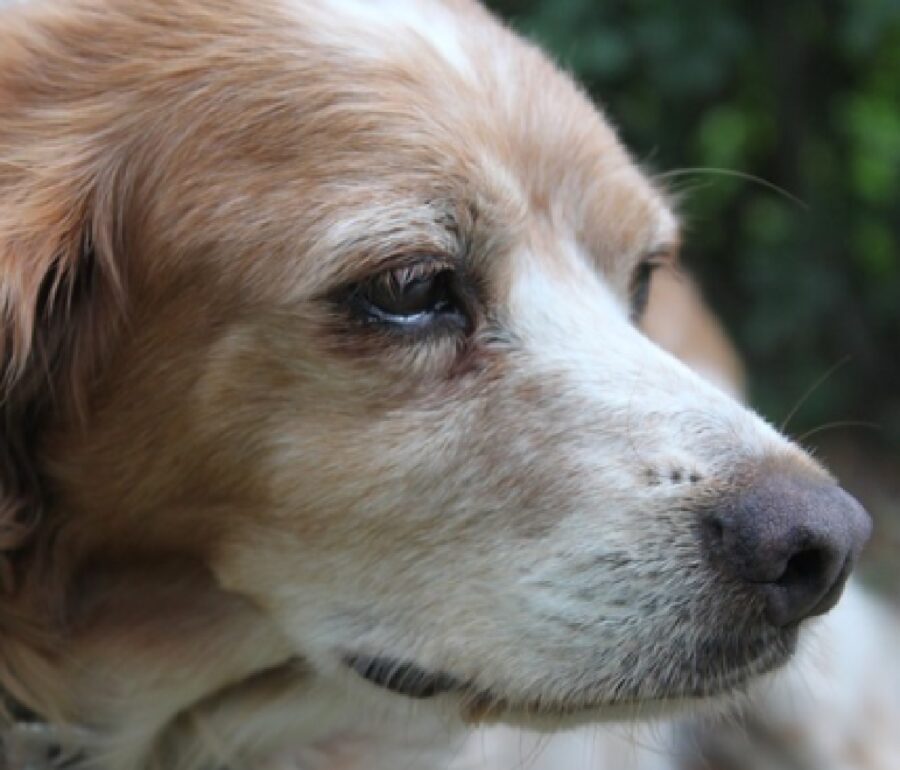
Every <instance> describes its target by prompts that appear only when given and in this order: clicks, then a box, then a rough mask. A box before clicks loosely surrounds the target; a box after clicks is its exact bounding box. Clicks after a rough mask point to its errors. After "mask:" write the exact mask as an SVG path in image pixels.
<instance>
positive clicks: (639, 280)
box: [630, 258, 661, 321]
mask: <svg viewBox="0 0 900 770" xmlns="http://www.w3.org/2000/svg"><path fill="white" fill-rule="evenodd" d="M660 265H661V262H660V260H658V259H653V258H650V259H645V260H644V261H643V262H641V263H640V264H639V265H638V266H637V268H636V269H635V271H634V274H633V275H632V277H631V291H630V294H631V318H632V320H634V321H639V320H640V319H641V317H642V316H643V315H644V311H645V310H646V309H647V300H649V299H650V282H651V281H652V280H653V273H654V272H656V269H657V268H658V267H660Z"/></svg>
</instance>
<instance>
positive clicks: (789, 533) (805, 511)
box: [705, 474, 872, 627]
mask: <svg viewBox="0 0 900 770" xmlns="http://www.w3.org/2000/svg"><path fill="white" fill-rule="evenodd" d="M871 528H872V523H871V520H870V519H869V515H868V514H867V513H866V511H865V510H864V509H863V507H862V506H861V505H860V504H859V503H858V502H856V500H855V499H854V498H852V497H851V496H850V495H849V494H847V493H846V492H845V491H844V490H843V489H841V488H840V487H839V486H837V485H836V484H832V483H830V482H825V481H819V480H809V479H805V478H802V477H798V476H792V475H787V474H770V475H767V476H766V477H765V478H761V479H758V480H757V481H756V482H755V483H753V484H752V485H751V486H749V487H746V488H744V489H743V490H742V491H741V492H740V493H739V494H737V495H733V496H731V497H729V498H728V499H726V500H725V501H723V503H722V504H721V505H719V506H717V508H716V510H715V512H714V513H713V515H712V516H710V517H709V518H708V519H707V520H706V538H705V544H706V547H707V549H708V551H709V555H710V557H711V560H712V561H713V563H714V564H716V565H717V567H718V568H719V569H720V570H722V571H723V572H725V573H726V574H728V575H729V576H731V577H732V578H736V579H738V580H740V581H741V582H743V583H744V584H746V585H750V586H752V588H753V590H754V591H756V592H757V593H758V594H759V595H761V597H762V598H763V600H764V603H765V608H766V617H767V619H768V620H769V622H770V623H772V624H774V625H776V626H780V627H783V626H789V625H791V624H794V623H798V622H799V621H801V620H803V619H804V618H808V617H812V616H813V615H821V614H822V613H824V612H827V611H828V610H830V609H831V608H832V607H833V606H834V605H835V604H836V603H837V600H838V599H839V598H840V595H841V592H842V590H843V587H844V583H845V582H846V580H847V576H848V575H849V574H850V571H851V570H852V568H853V564H854V563H855V561H856V560H857V558H858V557H859V554H860V551H862V548H863V546H864V545H865V543H866V540H868V538H869V534H870V532H871Z"/></svg>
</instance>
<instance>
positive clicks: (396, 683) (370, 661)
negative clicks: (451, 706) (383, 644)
mask: <svg viewBox="0 0 900 770" xmlns="http://www.w3.org/2000/svg"><path fill="white" fill-rule="evenodd" d="M343 660H344V664H345V665H346V666H347V667H348V668H350V669H351V670H353V671H354V672H356V673H357V674H359V675H360V676H361V677H362V678H363V679H365V680H367V681H369V682H371V683H372V684H374V685H377V686H378V687H382V688H384V689H385V690H389V691H390V692H392V693H396V694H397V695H405V696H406V697H408V698H417V699H420V700H421V699H425V698H433V697H435V696H437V695H446V694H447V693H453V692H465V691H466V690H468V689H469V688H468V686H467V684H466V682H465V681H464V680H462V679H459V678H457V677H455V676H453V675H452V674H447V673H445V672H443V671H438V672H432V671H428V670H426V669H424V668H422V667H420V666H418V665H416V664H415V663H411V662H408V661H401V660H397V659H396V658H389V657H381V656H371V655H345V656H344V659H343Z"/></svg>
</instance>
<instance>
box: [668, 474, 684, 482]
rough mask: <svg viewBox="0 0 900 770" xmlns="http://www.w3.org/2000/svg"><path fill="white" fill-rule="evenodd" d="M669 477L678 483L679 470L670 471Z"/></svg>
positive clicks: (679, 477) (679, 479) (679, 478)
mask: <svg viewBox="0 0 900 770" xmlns="http://www.w3.org/2000/svg"><path fill="white" fill-rule="evenodd" d="M669 478H670V479H672V481H673V482H675V483H676V484H677V483H679V482H680V481H681V471H672V475H671V476H669Z"/></svg>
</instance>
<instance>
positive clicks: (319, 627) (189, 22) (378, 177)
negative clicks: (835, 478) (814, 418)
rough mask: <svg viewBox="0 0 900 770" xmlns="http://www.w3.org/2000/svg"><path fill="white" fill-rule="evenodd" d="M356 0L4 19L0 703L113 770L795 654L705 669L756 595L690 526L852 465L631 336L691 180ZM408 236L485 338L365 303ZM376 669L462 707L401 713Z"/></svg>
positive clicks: (156, 2)
mask: <svg viewBox="0 0 900 770" xmlns="http://www.w3.org/2000/svg"><path fill="white" fill-rule="evenodd" d="M371 9H372V6H370V5H367V4H365V3H362V4H360V3H357V2H354V0H336V1H335V2H332V3H325V2H313V1H312V0H309V2H307V1H306V0H283V2H276V1H275V0H253V1H252V2H251V1H250V0H227V1H226V2H217V3H206V2H202V1H201V0H152V1H148V0H75V1H74V2H38V3H36V4H34V5H33V6H31V5H29V6H26V7H24V8H22V9H16V10H12V11H8V12H6V13H5V14H4V15H3V16H2V17H0V104H2V107H3V109H2V113H0V322H2V324H3V329H2V333H0V366H2V370H0V372H2V378H3V400H2V406H0V410H2V416H3V428H4V435H3V438H2V441H3V444H2V447H0V458H2V465H0V483H2V488H0V535H2V538H0V546H2V547H3V549H4V553H5V564H6V566H5V567H4V574H6V576H7V582H8V583H9V585H8V586H7V589H8V590H7V595H6V596H5V598H4V599H3V603H2V605H0V624H2V625H0V677H2V685H0V691H5V692H7V693H8V694H10V695H12V696H13V697H14V698H15V699H16V700H18V701H20V702H21V703H22V704H25V705H27V706H29V707H30V708H32V709H34V710H35V711H37V712H38V713H40V714H42V715H43V716H45V717H47V718H58V719H60V720H61V721H63V722H65V723H69V724H77V725H80V726H84V727H87V728H89V729H90V731H91V735H92V736H93V738H92V741H91V743H90V745H89V746H87V747H86V748H88V749H89V756H90V757H91V760H92V762H93V766H94V767H96V768H104V769H109V768H122V769H123V770H127V769H129V768H150V767H165V768H166V770H175V769H176V768H181V767H185V768H187V767H202V766H204V764H205V763H210V762H214V761H219V762H221V761H226V760H227V759H229V758H231V757H235V758H236V761H250V760H251V759H254V758H257V757H259V756H262V755H265V754H266V753H267V752H269V751H271V750H272V748H273V747H276V746H278V745H279V744H282V743H284V742H285V741H288V740H292V741H295V742H299V743H303V744H306V745H309V746H317V745H322V744H327V743H329V742H331V741H334V740H336V739H339V738H340V737H342V736H345V735H348V734H357V733H359V732H362V733H366V731H367V730H368V731H370V732H372V733H375V734H380V733H384V732H385V731H387V730H391V729H394V730H396V725H397V720H398V719H399V720H402V722H405V721H406V720H408V719H410V718H412V717H415V718H416V719H417V720H421V721H422V722H423V723H424V724H427V725H430V726H431V727H430V729H433V730H438V731H439V728H440V727H441V726H444V725H447V724H456V725H458V724H459V723H460V716H462V717H464V718H469V719H473V718H488V717H489V718H500V719H504V720H517V719H525V720H530V719H533V718H547V719H551V720H555V719H558V718H560V717H562V716H566V715H568V716H571V717H573V718H580V719H591V720H592V719H597V718H603V717H608V716H612V715H615V714H621V713H627V714H631V713H633V710H634V708H635V707H637V708H638V709H641V710H644V711H647V710H653V709H656V708H660V709H668V708H670V706H671V702H672V701H683V700H689V701H695V700H702V699H703V696H715V695H718V694H722V693H727V692H730V691H731V690H733V689H735V688H739V687H741V686H743V685H744V684H745V682H746V681H747V680H748V679H751V678H753V677H754V676H756V675H759V674H761V673H763V672H765V671H767V670H769V669H771V668H773V667H775V666H777V665H779V664H780V663H781V662H783V661H784V659H786V657H787V655H788V650H787V648H786V645H785V644H784V641H783V640H781V639H780V638H777V637H776V635H774V633H773V634H771V635H767V634H768V632H766V633H762V632H759V633H760V636H759V638H756V637H753V638H749V639H748V641H747V644H748V645H749V647H748V650H749V649H750V648H752V649H754V650H757V647H758V648H759V649H762V652H759V651H758V650H757V651H756V652H754V653H753V654H750V652H749V651H748V653H747V656H746V659H741V660H740V661H738V662H734V663H732V662H729V663H726V662H724V661H710V662H708V663H707V664H706V667H705V668H704V667H703V666H700V667H699V668H698V665H697V664H696V661H695V658H694V656H695V653H694V650H695V649H696V648H697V647H698V645H699V641H698V640H701V639H703V638H705V635H706V634H709V633H713V632H715V633H718V632H720V630H721V628H723V627H724V628H726V629H728V631H729V633H733V634H734V639H735V640H739V641H741V642H742V643H743V641H744V637H745V636H747V635H749V634H751V631H750V630H747V629H751V628H752V627H753V624H752V616H753V614H754V613H757V614H758V613H759V611H760V608H759V606H758V604H754V601H753V600H752V599H746V598H745V597H744V596H743V595H742V593H741V588H740V586H739V585H736V584H728V583H727V582H723V581H721V580H719V579H718V578H717V577H716V576H715V575H714V574H713V572H712V570H709V569H708V568H707V567H705V566H704V565H703V564H702V560H701V558H700V555H699V546H698V543H697V538H696V532H695V524H694V517H693V514H692V513H691V511H693V510H695V509H696V508H697V507H698V506H700V505H702V504H704V503H708V502H709V501H710V500H713V499H716V498H717V496H719V495H723V494H727V493H729V492H730V491H733V490H734V489H735V488H738V487H740V485H742V484H746V483H749V482H748V479H752V478H753V476H754V474H755V473H758V472H759V469H760V468H765V467H771V466H772V465H773V464H776V465H779V466H782V467H785V468H790V469H792V470H793V471H795V472H797V473H801V474H805V475H810V476H814V477H819V478H824V477H825V476H824V472H823V471H822V470H821V469H819V468H818V467H817V466H816V465H815V464H814V463H813V462H812V461H811V460H809V459H808V458H807V457H806V456H805V455H804V454H803V453H802V452H800V450H798V449H797V448H795V447H793V446H791V445H790V444H789V443H788V442H786V441H785V440H784V439H783V438H781V437H780V436H778V435H777V433H776V432H775V431H774V430H772V429H771V428H769V427H768V426H767V425H765V424H764V423H763V422H762V421H761V420H759V418H757V417H755V416H754V415H752V414H751V413H750V412H747V411H745V410H744V409H743V408H742V407H740V406H739V405H738V404H736V403H735V402H734V401H732V400H731V399H730V398H728V397H727V396H725V395H723V394H721V393H720V392H718V391H717V390H716V389H714V388H712V387H711V386H709V385H707V384H706V383H705V382H703V381H702V380H701V379H700V378H699V377H697V376H695V375H694V374H693V373H691V372H690V371H689V370H688V369H686V368H685V367H683V366H681V365H680V364H678V363H677V362H676V361H675V360H674V359H672V358H671V357H670V356H668V355H667V354H665V353H664V352H662V351H661V350H660V349H659V348H657V347H655V346H654V345H653V344H651V343H650V342H649V341H647V340H646V338H644V337H643V336H642V335H640V333H639V332H638V331H637V330H636V329H635V328H634V327H633V326H632V325H631V324H630V323H629V319H628V309H627V293H628V289H629V284H630V281H631V278H632V274H633V270H634V267H635V265H636V264H637V263H638V261H639V260H641V259H642V258H643V257H644V256H646V255H647V254H649V253H659V252H661V251H666V252H670V251H671V250H672V248H673V244H674V243H675V242H676V241H677V233H675V231H674V219H673V216H672V214H671V212H670V211H669V210H668V208H667V206H666V203H665V199H664V196H663V195H662V194H661V193H660V192H659V191H658V190H656V189H654V188H653V187H652V186H651V185H650V183H649V182H648V181H647V180H646V179H645V178H644V177H643V176H642V175H641V174H640V173H639V172H638V171H637V169H636V168H635V167H634V166H633V165H632V163H631V161H630V159H629V157H628V155H627V153H626V152H625V151H624V149H623V148H622V147H621V146H620V145H619V143H618V141H617V139H616V137H615V135H614V134H613V132H612V131H611V129H610V128H609V127H608V126H607V124H606V123H605V122H604V121H603V119H602V118H601V117H600V116H599V115H598V114H597V113H596V111H595V110H594V108H593V107H592V106H591V105H590V104H589V103H588V101H587V100H586V99H585V98H584V97H583V96H582V95H581V94H580V93H579V91H578V90H577V88H576V87H575V86H574V85H573V84H572V83H571V82H570V81H569V80H568V79H566V78H565V77H564V76H562V75H561V74H560V73H559V72H558V71H557V70H556V69H555V68H554V67H553V66H552V65H551V64H549V63H548V62H547V61H546V60H545V59H544V58H543V57H542V56H541V55H540V54H539V53H538V52H537V51H536V50H535V49H533V48H532V47H530V46H528V45H526V44H524V43H523V42H522V41H520V40H519V39H517V38H516V37H514V36H513V35H511V34H510V33H508V32H507V31H506V30H504V29H502V28H501V27H500V26H499V25H497V24H496V23H495V22H494V21H492V20H491V19H490V17H489V16H488V15H487V14H486V13H485V12H484V11H483V10H482V9H481V8H479V7H478V6H476V5H474V4H470V3H468V2H462V1H459V2H447V3H441V2H438V0H434V1H433V2H432V0H428V2H425V3H411V2H408V1H405V0H384V2H383V3H382V4H381V5H379V9H380V10H381V11H384V17H383V18H382V17H381V16H378V18H372V16H371V13H372V10H371ZM423 9H424V10H423ZM423 13H424V14H425V15H426V16H425V18H424V19H423V18H422V17H421V14H423ZM429 13H431V14H436V15H437V17H439V18H440V19H442V20H444V21H446V22H447V25H448V26H447V27H441V28H435V27H433V26H429V25H430V23H431V21H432V20H433V19H432V18H431V17H430V16H428V14H429ZM385 19H386V20H387V21H385ZM451 33H452V34H451ZM416 255H419V258H421V257H422V255H425V256H428V255H439V256H440V258H441V259H442V260H447V261H449V262H454V260H455V262H454V264H456V263H460V264H461V265H462V267H460V268H459V270H460V272H463V271H466V274H467V275H471V276H474V278H473V281H472V284H473V287H474V288H473V292H474V293H476V294H477V301H475V302H473V304H474V305H476V306H477V309H476V310H474V311H473V319H472V324H473V327H474V328H473V330H472V332H471V334H469V335H468V336H467V337H466V338H465V339H461V338H459V337H458V336H457V337H454V338H451V337H448V336H447V335H444V336H442V337H439V338H433V339H429V341H427V342H421V343H411V342H410V341H408V340H404V341H399V340H398V339H397V338H396V337H391V336H390V335H389V334H386V333H384V332H383V331H381V332H380V331H375V330H373V329H372V328H360V325H359V323H358V322H354V321H353V320H351V319H350V318H349V317H348V314H347V312H346V309H345V308H344V306H343V305H342V304H341V301H340V300H339V299H338V298H337V297H338V295H340V294H341V292H342V291H344V290H346V287H347V286H348V285H350V284H352V283H353V282H358V281H360V280H363V279H366V278H368V277H371V276H373V275H375V274H377V273H379V272H380V271H383V270H386V269H389V268H391V267H396V266H397V265H398V264H403V263H404V262H403V260H409V259H411V258H414V257H415V256H416ZM20 522H24V523H20ZM673 553H675V554H678V556H677V557H673ZM700 608H702V612H701V609H700ZM662 629H665V631H666V635H667V636H666V638H667V639H668V642H667V644H668V645H669V647H666V646H665V645H663V646H662V647H660V644H659V639H660V638H661V637H662V636H663V634H662V633H661V630H662ZM38 639H40V640H43V641H42V643H38V641H36V640H38ZM729 641H734V640H729ZM754 645H756V646H754ZM354 652H360V653H366V652H368V653H369V654H376V655H380V654H383V655H388V654H389V655H392V656H394V657H396V658H398V659H412V660H415V661H416V662H417V663H418V664H419V665H421V666H423V667H425V668H428V669H434V670H442V671H450V672H452V673H453V675H454V676H456V677H458V678H460V679H461V680H464V681H465V682H466V686H467V688H468V691H467V695H466V697H456V696H449V695H448V696H445V697H442V698H438V699H437V701H438V702H437V703H435V704H428V707H423V708H421V709H417V708H413V706H411V704H409V703H407V702H406V701H405V700H403V699H402V698H399V697H395V696H392V695H389V694H386V693H384V692H382V691H380V690H376V688H375V687H373V686H372V685H370V684H369V683H367V682H364V681H362V680H361V679H359V677H356V675H355V674H352V673H351V672H349V671H348V670H346V667H345V666H344V665H343V664H342V662H341V656H342V655H346V654H350V653H354ZM698 671H699V672H700V673H698ZM366 720H371V723H370V724H366ZM385 725H388V726H393V727H385ZM423 729H424V728H423Z"/></svg>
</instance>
